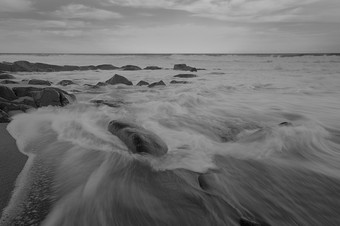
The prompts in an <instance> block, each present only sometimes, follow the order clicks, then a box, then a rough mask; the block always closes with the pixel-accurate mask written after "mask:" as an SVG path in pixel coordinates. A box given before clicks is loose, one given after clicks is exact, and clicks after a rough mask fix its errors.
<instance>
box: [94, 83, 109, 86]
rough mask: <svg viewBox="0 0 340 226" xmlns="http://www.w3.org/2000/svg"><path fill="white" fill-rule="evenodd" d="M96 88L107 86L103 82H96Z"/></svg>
mask: <svg viewBox="0 0 340 226" xmlns="http://www.w3.org/2000/svg"><path fill="white" fill-rule="evenodd" d="M96 86H107V83H105V82H98V83H97V84H96Z"/></svg>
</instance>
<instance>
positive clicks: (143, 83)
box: [136, 80, 149, 86]
mask: <svg viewBox="0 0 340 226" xmlns="http://www.w3.org/2000/svg"><path fill="white" fill-rule="evenodd" d="M148 85H149V83H148V82H146V81H143V80H140V81H139V82H138V83H137V85H136V86H148Z"/></svg>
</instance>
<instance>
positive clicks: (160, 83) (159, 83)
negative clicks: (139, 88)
mask: <svg viewBox="0 0 340 226" xmlns="http://www.w3.org/2000/svg"><path fill="white" fill-rule="evenodd" d="M155 86H166V85H165V83H164V82H163V81H162V80H160V81H159V82H154V83H151V84H150V85H148V87H149V88H152V87H155Z"/></svg>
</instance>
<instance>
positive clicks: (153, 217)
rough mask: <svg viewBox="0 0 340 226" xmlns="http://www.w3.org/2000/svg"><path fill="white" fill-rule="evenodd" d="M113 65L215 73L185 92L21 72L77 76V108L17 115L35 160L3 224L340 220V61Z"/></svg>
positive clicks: (221, 59)
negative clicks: (173, 67) (190, 67)
mask: <svg viewBox="0 0 340 226" xmlns="http://www.w3.org/2000/svg"><path fill="white" fill-rule="evenodd" d="M36 57H38V56H35V58H36ZM51 57H52V58H53V59H55V58H57V59H59V60H61V59H60V58H58V56H51ZM79 57H81V56H79ZM106 57H107V59H106V58H105V59H106V60H117V61H118V62H120V63H117V64H116V63H114V64H115V65H120V64H122V65H126V64H129V63H131V62H128V60H129V59H131V60H132V59H133V60H135V61H138V62H139V64H138V65H140V66H147V65H155V64H154V63H155V62H150V60H156V59H157V60H158V61H157V62H156V63H157V64H156V65H160V66H162V67H163V66H164V67H170V66H169V65H167V64H169V63H168V61H171V63H173V64H175V63H182V62H181V61H183V60H184V59H186V60H188V61H190V65H193V66H197V64H198V63H201V64H203V65H202V67H204V68H207V70H206V71H198V72H197V77H194V78H190V79H191V80H190V83H188V84H170V83H169V81H171V80H172V79H173V75H174V73H170V72H169V70H157V71H147V72H145V71H138V72H125V71H124V76H126V77H128V79H129V80H131V81H132V82H133V84H137V82H138V81H140V80H145V81H148V82H150V83H151V82H154V81H159V80H160V79H161V80H163V81H164V82H165V83H166V86H157V87H153V88H148V87H140V86H125V85H116V86H110V85H107V86H104V87H96V88H93V87H92V88H88V86H83V83H87V82H89V81H91V82H92V83H94V84H96V83H97V82H100V81H105V80H106V79H107V78H110V77H112V75H110V76H109V74H108V73H107V72H98V74H95V75H94V74H88V72H75V73H71V74H67V75H66V74H65V73H64V72H63V73H60V74H58V76H60V77H58V76H55V75H56V73H54V72H53V73H52V74H48V73H47V74H37V73H32V74H26V75H25V76H29V77H39V76H41V77H44V76H45V77H44V78H45V79H46V78H50V79H57V78H58V79H64V78H65V77H67V76H68V77H71V78H73V79H74V80H75V79H78V80H76V81H77V84H73V85H71V87H70V88H66V89H70V90H72V89H74V88H75V87H77V89H79V90H80V92H79V93H78V94H77V99H78V101H79V102H78V103H74V104H71V105H68V106H65V107H63V108H58V107H46V108H40V109H38V110H34V111H31V112H28V113H25V114H21V115H17V116H15V117H13V121H12V122H11V123H10V124H9V125H8V131H9V132H10V134H11V135H12V136H13V137H14V138H15V139H16V142H17V145H18V147H19V149H20V151H21V152H22V153H24V154H26V155H28V156H29V164H27V165H26V166H25V169H24V171H23V172H22V174H21V176H20V177H19V179H18V182H17V184H18V185H19V186H18V188H17V189H16V190H15V195H14V196H13V199H12V200H11V203H10V205H9V206H7V208H6V211H5V213H6V214H5V215H6V216H5V217H3V218H2V222H1V225H6V226H7V225H15V224H23V225H38V224H41V225H48V226H50V225H51V226H54V225H55V226H60V225H65V226H71V225H169V226H170V225H240V224H242V223H244V222H246V221H248V223H249V222H250V221H253V222H256V223H258V224H260V225H268V224H269V225H340V215H339V211H338V210H339V209H340V196H339V195H337V194H340V176H339V175H340V164H339V162H340V151H339V150H340V142H339V134H340V125H339V123H338V122H339V121H338V120H337V119H338V115H339V113H340V106H339V103H338V99H339V98H338V97H339V94H340V93H339V89H338V88H339V87H338V85H337V84H338V83H337V82H338V81H339V78H338V77H336V76H333V74H334V72H335V71H336V70H338V69H337V67H336V66H335V65H334V63H332V62H331V61H334V59H333V58H334V57H337V56H334V57H329V56H327V57H326V58H323V57H322V56H314V57H315V58H313V57H305V56H303V57H298V58H297V59H290V58H285V59H276V58H273V57H270V56H263V57H257V56H243V57H240V56H236V57H232V56H199V57H197V59H196V58H195V56H177V55H176V56H157V57H152V56H148V57H146V56H134V57H133V58H132V57H130V58H129V56H125V57H124V58H119V57H116V56H106ZM316 58H317V59H316ZM48 59H49V60H50V59H51V58H48ZM100 59H101V60H102V59H103V58H100ZM195 59H196V60H195ZM78 60H79V59H78ZM96 60H99V59H96ZM316 60H317V61H319V63H313V62H314V61H316ZM179 61H180V62H179ZM320 62H321V63H320ZM50 63H51V62H50ZM314 64H317V65H318V66H314ZM84 65H85V64H84ZM306 65H307V66H308V67H306ZM320 65H321V66H320ZM198 66H199V65H198ZM278 66H280V68H281V69H280V72H278V70H277V68H278ZM320 67H324V69H325V74H324V75H320V70H319V69H320ZM216 68H218V69H220V70H217V69H216ZM306 68H308V70H307V69H306ZM284 69H285V70H284ZM216 72H223V73H216ZM297 72H299V76H297V75H296V74H297ZM63 76H64V77H63ZM81 76H83V77H81ZM287 76H288V77H289V78H290V79H289V80H287ZM320 77H321V78H322V79H320ZM80 78H81V79H80ZM85 79H88V80H87V81H86V80H85ZM320 81H323V82H322V84H321V83H320ZM54 82H56V81H54ZM92 103H95V104H92ZM102 103H105V104H106V105H103V104H102ZM108 106H110V107H108ZM110 122H111V123H110ZM282 122H284V123H282Z"/></svg>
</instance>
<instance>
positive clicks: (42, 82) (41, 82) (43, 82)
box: [28, 79, 52, 86]
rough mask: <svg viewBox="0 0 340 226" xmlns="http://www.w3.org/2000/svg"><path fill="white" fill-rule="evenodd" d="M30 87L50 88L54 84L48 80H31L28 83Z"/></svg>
mask: <svg viewBox="0 0 340 226" xmlns="http://www.w3.org/2000/svg"><path fill="white" fill-rule="evenodd" d="M28 84H30V85H43V86H50V85H52V83H51V82H50V81H47V80H40V79H31V80H29V81H28Z"/></svg>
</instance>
